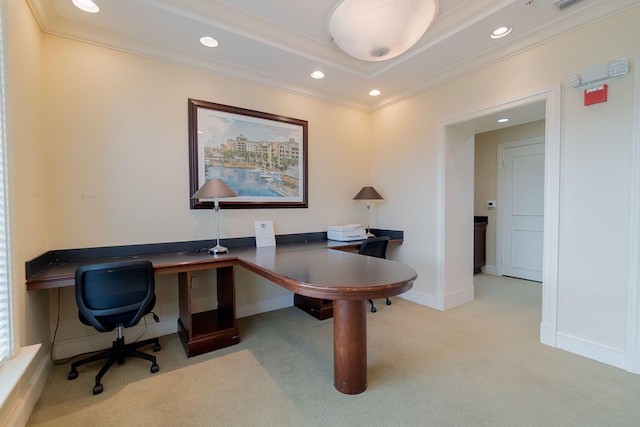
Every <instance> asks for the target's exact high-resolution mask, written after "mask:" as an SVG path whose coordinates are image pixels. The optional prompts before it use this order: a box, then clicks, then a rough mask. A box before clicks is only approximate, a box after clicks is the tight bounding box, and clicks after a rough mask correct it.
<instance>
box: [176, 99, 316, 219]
mask: <svg viewBox="0 0 640 427" xmlns="http://www.w3.org/2000/svg"><path fill="white" fill-rule="evenodd" d="M188 104H189V200H190V204H191V205H190V207H191V209H212V208H213V201H212V200H197V199H196V200H194V199H191V196H193V195H194V194H195V193H196V191H198V189H199V188H200V187H201V186H202V185H203V184H204V183H205V182H206V180H207V179H211V178H214V177H215V178H221V179H223V180H224V181H225V182H226V184H227V185H229V186H230V187H231V188H233V189H234V190H235V191H236V192H237V193H238V197H232V198H225V199H220V207H221V208H231V209H252V208H268V209H270V208H306V207H308V202H307V197H308V180H307V178H308V169H307V166H308V153H307V136H308V123H307V121H305V120H299V119H294V118H291V117H284V116H277V115H274V114H269V113H264V112H260V111H254V110H248V109H244V108H238V107H232V106H229V105H223V104H216V103H213V102H207V101H201V100H197V99H192V98H189V103H188ZM298 139H301V141H298ZM207 175H209V176H207ZM218 175H220V176H218ZM258 192H259V193H260V194H258ZM267 192H268V193H269V194H266V193H267ZM254 193H255V194H254Z"/></svg>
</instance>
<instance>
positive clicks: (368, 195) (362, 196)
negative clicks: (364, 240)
mask: <svg viewBox="0 0 640 427" xmlns="http://www.w3.org/2000/svg"><path fill="white" fill-rule="evenodd" d="M353 200H366V201H367V212H368V215H369V219H368V221H367V237H376V236H375V235H374V234H373V233H371V228H370V227H371V202H370V200H382V196H381V195H380V193H378V192H377V191H376V189H375V188H373V187H362V190H360V192H359V193H358V194H356V197H354V198H353Z"/></svg>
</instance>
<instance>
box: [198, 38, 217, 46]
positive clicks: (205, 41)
mask: <svg viewBox="0 0 640 427" xmlns="http://www.w3.org/2000/svg"><path fill="white" fill-rule="evenodd" d="M200 43H202V44H203V45H204V46H206V47H218V44H219V43H218V40H216V39H214V38H213V37H209V36H204V37H200Z"/></svg>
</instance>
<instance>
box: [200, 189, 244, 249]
mask: <svg viewBox="0 0 640 427" xmlns="http://www.w3.org/2000/svg"><path fill="white" fill-rule="evenodd" d="M237 195H238V194H237V193H236V192H235V191H233V190H232V189H231V187H229V186H228V185H227V184H225V182H224V181H223V180H221V179H218V178H215V179H210V180H208V181H207V182H205V183H204V185H203V186H202V187H200V189H199V190H198V191H196V194H194V195H193V196H191V198H192V199H213V209H214V210H215V211H216V245H215V246H214V247H213V248H210V249H209V253H210V254H222V253H225V252H229V249H227V248H225V247H224V246H220V218H219V217H218V212H219V211H220V203H219V202H218V198H220V197H236V196H237Z"/></svg>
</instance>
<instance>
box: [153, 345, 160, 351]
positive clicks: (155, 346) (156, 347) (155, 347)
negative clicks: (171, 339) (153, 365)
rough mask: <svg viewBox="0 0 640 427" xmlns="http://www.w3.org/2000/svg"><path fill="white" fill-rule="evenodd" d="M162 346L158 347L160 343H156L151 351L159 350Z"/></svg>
mask: <svg viewBox="0 0 640 427" xmlns="http://www.w3.org/2000/svg"><path fill="white" fill-rule="evenodd" d="M161 348H162V347H160V344H156V345H154V346H153V351H160V349H161Z"/></svg>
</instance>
